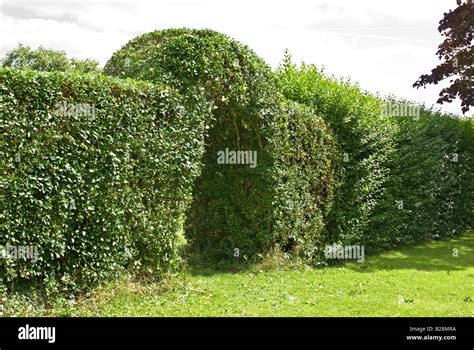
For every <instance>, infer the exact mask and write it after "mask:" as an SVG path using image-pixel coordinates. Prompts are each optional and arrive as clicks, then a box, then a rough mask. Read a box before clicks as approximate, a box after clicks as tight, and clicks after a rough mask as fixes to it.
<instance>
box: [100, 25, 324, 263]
mask: <svg viewBox="0 0 474 350" xmlns="http://www.w3.org/2000/svg"><path fill="white" fill-rule="evenodd" d="M104 71H105V73H106V74H110V75H115V76H118V77H132V78H134V79H144V80H149V81H152V82H165V83H167V84H170V85H171V86H174V87H176V88H177V89H178V90H179V91H181V92H182V93H183V94H185V95H186V96H187V98H188V99H189V100H190V101H192V100H193V99H195V98H198V97H199V96H204V97H205V98H206V100H207V101H209V102H210V103H212V104H213V106H214V110H213V113H212V115H210V116H209V118H208V120H207V122H208V125H209V128H210V129H209V135H208V136H207V138H206V152H205V154H204V156H203V160H202V162H203V169H202V175H201V176H200V177H199V178H198V179H197V180H196V184H195V190H194V198H193V205H192V207H191V209H190V211H189V212H188V215H187V225H186V227H187V229H186V232H187V236H188V238H189V240H190V241H191V242H192V244H193V246H194V248H196V250H198V251H201V252H203V253H204V254H205V256H206V257H207V258H209V259H212V260H216V259H217V260H219V259H229V258H234V257H246V258H254V257H255V256H256V254H258V253H265V252H267V251H269V250H271V249H273V248H275V247H276V246H280V247H283V248H284V249H285V250H292V251H300V252H304V253H305V254H312V253H311V252H312V251H314V250H315V248H316V247H315V246H314V245H312V244H310V241H309V240H307V239H306V237H308V235H314V236H318V235H319V231H320V229H321V227H322V216H323V214H322V212H323V211H324V207H325V206H326V204H325V203H324V201H323V200H322V198H324V197H325V196H330V194H331V193H332V190H331V189H330V188H329V187H330V183H331V179H332V177H331V175H330V174H331V161H330V158H331V157H330V153H329V150H330V147H329V146H328V148H327V150H326V149H320V148H319V147H326V145H329V144H330V143H331V138H330V136H329V135H327V134H326V131H327V128H326V127H325V125H324V123H323V122H322V120H321V119H319V118H317V117H315V116H314V114H313V113H311V112H309V111H307V110H306V109H303V108H301V107H298V108H297V107H292V108H289V107H284V106H283V99H282V97H281V96H280V94H279V92H278V89H277V85H276V81H275V79H274V76H273V74H272V72H271V70H270V68H269V67H268V66H267V65H266V64H265V62H264V61H263V60H261V59H260V58H259V57H257V56H256V55H255V53H254V52H253V51H252V50H250V49H249V48H248V47H246V46H244V45H242V44H240V43H239V42H237V41H235V40H232V39H230V38H229V37H227V36H225V35H223V34H219V33H216V32H214V31H211V30H191V29H171V30H164V31H156V32H152V33H148V34H145V35H142V36H140V37H138V38H136V39H133V40H132V41H130V42H129V43H127V44H126V45H125V46H124V47H123V48H122V49H120V50H119V51H117V52H116V53H114V54H113V56H112V58H111V59H110V60H109V62H108V63H107V64H106V66H105V68H104ZM290 120H291V123H290ZM305 128H307V130H306V131H304V129H305ZM308 130H313V131H314V132H315V134H316V135H317V137H315V138H314V139H312V138H308V139H306V138H307V137H308V132H307V131H308ZM300 136H304V137H305V139H304V140H303V139H301V140H300V139H298V137H300ZM293 147H298V148H299V149H300V150H301V152H302V153H301V154H296V155H295V154H292V152H294V148H293ZM226 150H227V152H232V151H235V152H238V151H244V152H246V151H250V152H256V155H257V164H256V166H251V165H249V164H246V165H244V164H219V161H218V157H219V155H220V154H221V153H220V152H226ZM309 165H311V166H313V167H314V169H309V168H307V167H308V166H309ZM304 167H306V168H305V169H306V170H308V171H307V172H306V174H305V175H304V176H303V177H301V176H302V175H301V174H302V172H304V171H303V168H304ZM319 176H320V178H319ZM311 182H313V183H312V184H311ZM300 185H301V187H299V186H300ZM326 187H328V188H326ZM302 191H312V192H309V193H303V192H302ZM289 200H291V201H292V202H294V204H293V205H294V207H295V208H298V207H300V208H307V209H311V210H313V212H311V213H303V212H302V211H297V210H296V209H295V210H292V211H291V212H285V211H288V205H289V204H288V201H289ZM320 204H321V207H319V205H320ZM284 212H285V213H284ZM283 213H284V214H283ZM292 224H293V225H292ZM289 226H291V230H289V229H288V228H289ZM309 227H314V228H316V229H315V230H314V231H313V232H308V228H309ZM312 242H313V244H314V241H312ZM297 246H299V248H297ZM310 246H311V247H310Z"/></svg>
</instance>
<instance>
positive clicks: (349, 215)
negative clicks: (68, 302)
mask: <svg viewBox="0 0 474 350" xmlns="http://www.w3.org/2000/svg"><path fill="white" fill-rule="evenodd" d="M278 75H279V82H280V86H281V88H282V90H283V92H284V94H285V96H286V97H288V98H289V99H292V100H295V101H298V102H300V103H304V104H306V105H308V106H310V107H312V108H314V109H315V110H316V111H317V112H318V113H319V114H320V115H321V116H323V118H324V119H325V120H326V121H327V122H328V123H329V125H330V126H331V128H332V130H333V131H334V133H335V136H336V139H337V148H338V159H339V160H340V161H339V162H338V167H337V191H336V196H335V201H334V204H333V206H332V210H331V213H330V215H329V218H328V221H327V237H326V242H327V243H334V242H336V243H343V244H361V245H365V246H366V247H367V248H368V249H369V251H372V252H373V251H376V250H380V249H385V248H389V247H393V246H395V245H397V244H401V243H413V242H419V241H423V240H426V239H430V238H436V237H442V236H449V235H454V234H458V233H462V232H463V230H465V229H466V228H469V227H472V213H473V203H474V195H473V191H472V189H473V180H472V173H473V171H474V158H473V155H474V152H473V151H474V148H473V146H474V134H473V123H472V121H468V120H459V119H454V118H450V117H449V116H445V115H442V114H440V113H437V112H435V111H433V110H428V109H426V108H424V107H422V106H416V105H411V104H409V103H407V102H406V101H396V100H392V99H387V100H386V101H384V100H382V99H380V98H377V97H375V96H371V95H370V94H368V93H365V92H363V91H361V90H360V89H359V88H358V87H357V86H356V85H354V84H351V83H350V82H349V81H342V80H341V81H339V80H336V79H334V78H332V77H328V76H326V75H325V74H324V72H322V71H321V70H319V69H318V68H316V67H315V66H311V65H302V66H301V67H299V68H297V67H296V66H295V65H293V64H292V63H291V59H290V58H289V57H287V58H286V60H285V62H284V64H283V65H282V66H281V67H280V68H279V70H278ZM387 106H392V107H393V106H394V107H396V108H386V107H387ZM406 107H408V108H406Z"/></svg>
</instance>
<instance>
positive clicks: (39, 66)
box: [0, 44, 101, 73]
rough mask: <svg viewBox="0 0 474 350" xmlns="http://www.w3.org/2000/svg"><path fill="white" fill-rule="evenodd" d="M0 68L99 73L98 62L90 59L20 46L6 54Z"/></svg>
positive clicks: (56, 51) (41, 48)
mask: <svg viewBox="0 0 474 350" xmlns="http://www.w3.org/2000/svg"><path fill="white" fill-rule="evenodd" d="M0 65H1V66H2V67H11V68H16V69H32V70H37V71H49V72H51V71H61V72H65V71H79V72H83V73H99V72H100V71H101V69H100V68H99V62H97V61H95V60H92V59H85V60H79V59H76V58H72V59H69V58H68V57H67V56H66V53H65V52H64V51H58V50H51V49H46V48H44V47H41V46H40V47H39V48H38V49H37V50H33V49H31V48H30V47H28V46H23V45H22V44H20V45H18V47H16V48H14V49H13V50H11V51H9V52H7V54H6V55H5V57H4V58H3V59H2V60H1V64H0Z"/></svg>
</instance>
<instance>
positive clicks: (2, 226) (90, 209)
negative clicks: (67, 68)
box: [0, 69, 208, 291]
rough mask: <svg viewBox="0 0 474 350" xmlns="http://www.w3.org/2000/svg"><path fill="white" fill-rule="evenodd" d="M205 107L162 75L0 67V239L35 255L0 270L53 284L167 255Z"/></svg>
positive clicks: (151, 263) (198, 149) (187, 190)
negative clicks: (163, 81) (150, 79)
mask: <svg viewBox="0 0 474 350" xmlns="http://www.w3.org/2000/svg"><path fill="white" fill-rule="evenodd" d="M58 106H60V107H61V108H58ZM206 113H208V107H207V105H206V104H205V103H203V104H196V103H193V104H192V105H190V104H188V103H187V102H186V101H184V100H183V99H182V98H181V97H180V95H179V94H178V93H177V92H175V91H174V90H173V89H171V88H166V87H164V86H161V85H151V84H149V83H144V82H133V81H130V80H117V79H112V78H108V77H105V76H89V75H81V74H78V73H59V72H57V73H46V72H34V71H20V70H12V69H1V70H0V130H1V143H0V162H1V163H0V173H1V174H2V176H1V178H0V187H1V191H0V203H1V208H2V210H1V213H0V215H1V217H0V245H3V246H5V245H6V244H10V245H17V246H36V247H38V259H37V261H36V262H35V263H33V262H31V261H30V260H23V259H20V260H14V259H0V276H1V277H0V281H2V280H3V282H5V283H7V282H11V281H15V283H16V282H17V281H23V280H33V281H39V282H41V283H42V284H43V285H44V287H46V289H48V290H53V291H54V290H57V288H59V286H61V288H62V287H65V288H73V289H74V288H82V287H83V286H88V285H90V284H91V283H94V282H96V281H98V280H99V279H101V278H105V277H107V276H110V275H111V274H113V273H114V272H117V271H119V270H121V269H122V268H124V267H129V268H132V269H134V270H140V271H142V272H153V273H161V272H163V271H165V270H167V269H168V268H170V267H172V266H173V265H175V264H176V263H177V261H178V260H177V251H176V240H177V237H178V232H179V230H180V229H182V225H183V222H182V221H183V213H184V210H185V208H186V205H187V204H188V203H189V200H190V196H191V190H192V186H193V183H194V180H195V178H196V177H197V176H198V174H199V171H200V166H199V164H200V158H201V156H202V153H203V150H204V147H203V142H204V137H203V135H204V130H205V129H204V123H203V120H204V117H203V116H204V115H205V114H206ZM8 285H9V286H11V284H10V283H9V284H8Z"/></svg>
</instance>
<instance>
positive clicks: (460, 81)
mask: <svg viewBox="0 0 474 350" xmlns="http://www.w3.org/2000/svg"><path fill="white" fill-rule="evenodd" d="M457 3H458V7H457V8H456V9H455V10H450V11H449V12H447V13H445V14H444V18H443V19H442V20H441V21H440V22H439V27H438V31H439V32H440V33H441V35H443V36H445V37H446V39H445V40H444V41H443V42H442V43H441V44H440V45H439V47H438V51H437V53H436V54H437V55H438V58H439V59H440V60H444V62H443V63H441V64H440V65H438V66H437V67H436V68H434V69H433V70H432V71H431V74H423V75H422V76H420V78H419V79H418V80H417V81H416V82H415V84H414V85H413V86H414V87H416V88H420V87H422V86H426V85H428V84H438V83H439V82H441V81H443V80H445V79H448V78H451V80H450V81H449V82H450V83H451V84H450V86H448V87H446V88H444V89H442V90H441V92H440V94H439V96H440V97H439V99H438V103H441V104H442V103H444V102H448V103H449V102H452V101H453V100H454V99H455V98H456V97H459V98H460V100H461V106H462V111H463V113H466V112H467V111H469V109H470V107H472V106H473V105H474V79H473V77H474V47H473V44H472V38H473V33H474V4H473V3H472V1H471V0H468V1H466V2H463V1H460V0H458V2H457Z"/></svg>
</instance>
